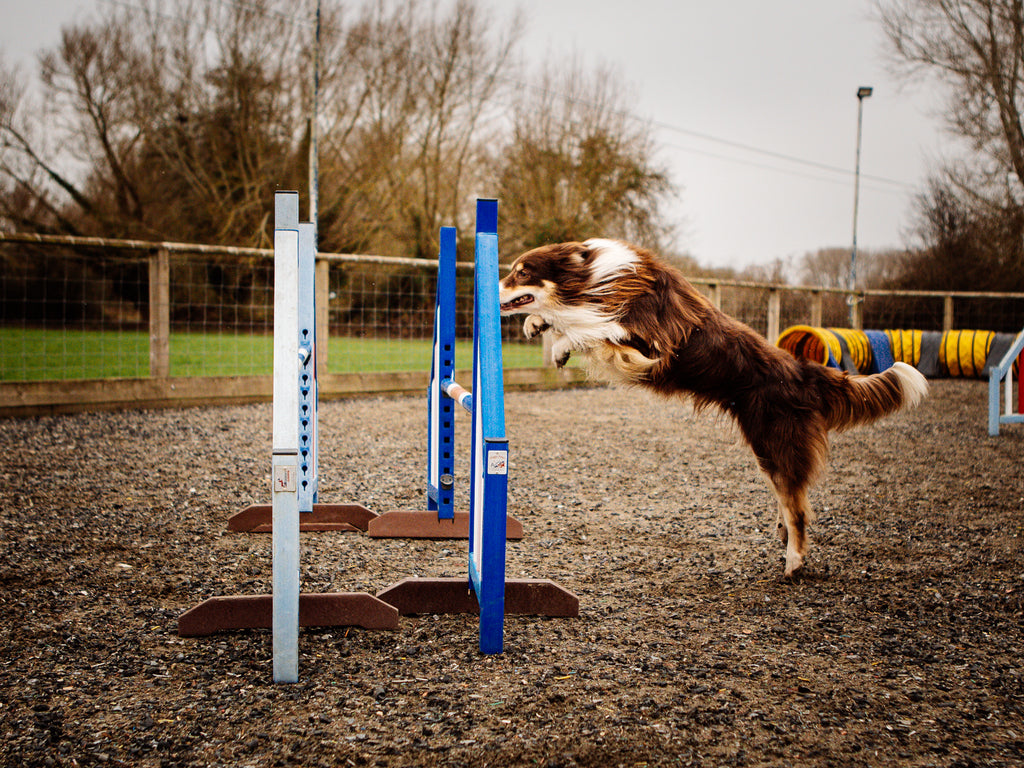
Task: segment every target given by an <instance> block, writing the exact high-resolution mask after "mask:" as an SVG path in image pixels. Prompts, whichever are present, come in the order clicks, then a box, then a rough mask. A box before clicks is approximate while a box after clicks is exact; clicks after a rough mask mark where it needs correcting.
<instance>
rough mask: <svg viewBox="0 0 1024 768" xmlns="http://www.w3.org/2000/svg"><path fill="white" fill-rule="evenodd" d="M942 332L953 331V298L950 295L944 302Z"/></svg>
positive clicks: (947, 295)
mask: <svg viewBox="0 0 1024 768" xmlns="http://www.w3.org/2000/svg"><path fill="white" fill-rule="evenodd" d="M942 330H943V332H944V333H948V332H949V331H952V330H953V297H952V296H951V295H950V294H948V293H947V294H946V296H945V298H944V299H943V300H942Z"/></svg>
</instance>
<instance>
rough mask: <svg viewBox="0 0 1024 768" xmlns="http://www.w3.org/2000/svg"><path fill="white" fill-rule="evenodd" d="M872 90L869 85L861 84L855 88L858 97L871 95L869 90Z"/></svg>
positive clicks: (862, 97)
mask: <svg viewBox="0 0 1024 768" xmlns="http://www.w3.org/2000/svg"><path fill="white" fill-rule="evenodd" d="M872 90H873V89H872V88H871V86H868V85H862V86H861V87H860V88H858V89H857V98H858V99H864V98H867V97H868V96H870V95H871V91H872Z"/></svg>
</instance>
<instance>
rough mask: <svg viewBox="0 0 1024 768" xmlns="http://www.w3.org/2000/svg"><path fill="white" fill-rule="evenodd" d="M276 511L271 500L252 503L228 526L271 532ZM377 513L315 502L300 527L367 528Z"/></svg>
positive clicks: (354, 506) (355, 506) (356, 506)
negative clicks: (265, 502)
mask: <svg viewBox="0 0 1024 768" xmlns="http://www.w3.org/2000/svg"><path fill="white" fill-rule="evenodd" d="M273 512H274V509H273V507H272V506H271V505H270V504H251V505H249V506H248V507H246V508H245V509H243V510H242V511H241V512H236V513H235V514H233V515H232V516H231V517H229V518H228V530H229V531H245V532H248V533H270V532H271V531H272V530H273V522H272V521H273ZM375 517H377V515H375V514H374V513H373V512H371V511H370V510H368V509H367V508H366V507H364V506H363V505H362V504H314V505H313V511H312V512H300V513H299V530H300V531H307V532H308V531H365V530H366V527H367V525H369V523H370V521H371V520H373V519H374V518H375ZM435 517H436V515H435Z"/></svg>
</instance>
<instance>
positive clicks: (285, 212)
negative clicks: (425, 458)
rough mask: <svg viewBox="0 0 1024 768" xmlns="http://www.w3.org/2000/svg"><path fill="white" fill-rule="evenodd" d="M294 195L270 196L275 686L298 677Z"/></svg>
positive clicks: (296, 240) (296, 233) (296, 222)
mask: <svg viewBox="0 0 1024 768" xmlns="http://www.w3.org/2000/svg"><path fill="white" fill-rule="evenodd" d="M298 299H299V195H298V193H297V192H278V193H276V194H275V195H274V420H273V423H274V427H273V459H272V464H273V494H272V500H273V537H274V564H273V569H274V575H273V582H274V583H273V587H274V598H273V618H272V627H273V634H274V639H273V652H274V682H275V683H294V682H298V679H299V494H298V475H299V424H298V420H297V419H296V413H297V412H298V408H299V379H298V369H299V368H300V367H301V365H302V363H303V361H302V360H301V356H302V355H301V352H300V349H299V338H298V329H299V314H298V305H299V301H298Z"/></svg>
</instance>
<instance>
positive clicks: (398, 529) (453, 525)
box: [366, 509, 523, 540]
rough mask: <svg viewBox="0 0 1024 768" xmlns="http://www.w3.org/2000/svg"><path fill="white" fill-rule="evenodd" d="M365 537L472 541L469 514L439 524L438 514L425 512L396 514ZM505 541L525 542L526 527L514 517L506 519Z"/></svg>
mask: <svg viewBox="0 0 1024 768" xmlns="http://www.w3.org/2000/svg"><path fill="white" fill-rule="evenodd" d="M366 533H367V534H368V535H369V536H372V537H373V538H375V539H469V512H456V513H455V519H454V520H438V519H437V512H433V511H429V510H425V509H422V510H421V509H416V510H394V511H392V512H385V513H384V514H382V515H377V516H375V517H374V518H373V519H372V520H370V521H369V523H368V525H367V528H366ZM505 538H506V539H513V540H518V539H521V538H523V524H522V523H520V522H519V521H518V520H516V519H515V518H514V517H512V516H511V515H507V516H506V518H505Z"/></svg>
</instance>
